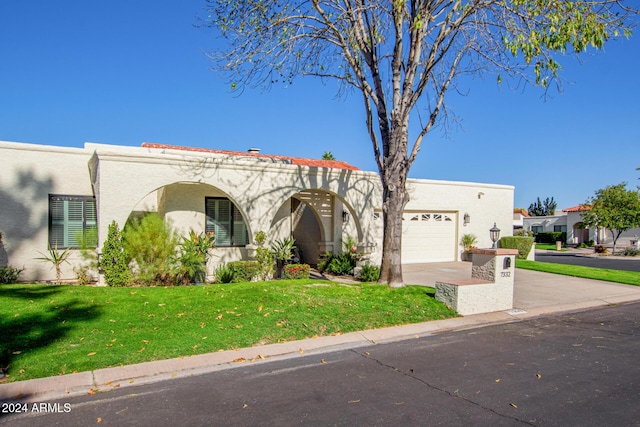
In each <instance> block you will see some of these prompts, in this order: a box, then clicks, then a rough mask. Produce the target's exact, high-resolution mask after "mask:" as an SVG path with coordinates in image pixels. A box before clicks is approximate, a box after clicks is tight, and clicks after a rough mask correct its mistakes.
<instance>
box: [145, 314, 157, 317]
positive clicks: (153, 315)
mask: <svg viewBox="0 0 640 427" xmlns="http://www.w3.org/2000/svg"><path fill="white" fill-rule="evenodd" d="M147 317H156V315H155V314H153V313H151V314H150V315H148V316H147Z"/></svg>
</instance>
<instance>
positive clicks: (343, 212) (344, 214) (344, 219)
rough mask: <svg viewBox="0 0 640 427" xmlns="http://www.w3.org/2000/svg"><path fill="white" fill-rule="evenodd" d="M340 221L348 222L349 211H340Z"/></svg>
mask: <svg viewBox="0 0 640 427" xmlns="http://www.w3.org/2000/svg"><path fill="white" fill-rule="evenodd" d="M342 222H345V223H346V222H349V212H347V211H342Z"/></svg>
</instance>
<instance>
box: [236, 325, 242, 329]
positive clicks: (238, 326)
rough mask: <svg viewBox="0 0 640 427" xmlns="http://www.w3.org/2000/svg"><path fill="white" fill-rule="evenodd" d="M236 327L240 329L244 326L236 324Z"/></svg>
mask: <svg viewBox="0 0 640 427" xmlns="http://www.w3.org/2000/svg"><path fill="white" fill-rule="evenodd" d="M234 328H235V329H240V328H242V325H236V326H234Z"/></svg>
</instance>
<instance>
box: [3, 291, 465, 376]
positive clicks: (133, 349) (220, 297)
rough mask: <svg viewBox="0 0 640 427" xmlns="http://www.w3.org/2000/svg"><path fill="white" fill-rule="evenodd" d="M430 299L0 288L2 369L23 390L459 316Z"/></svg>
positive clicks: (408, 294) (424, 294)
mask: <svg viewBox="0 0 640 427" xmlns="http://www.w3.org/2000/svg"><path fill="white" fill-rule="evenodd" d="M434 292H435V291H434V290H433V289H432V288H426V287H422V286H407V287H405V288H401V289H389V288H388V287H387V286H381V285H373V284H355V285H343V284H337V283H335V282H322V281H317V280H304V281H303V280H290V281H285V280H282V281H272V282H258V283H238V284H229V285H207V286H188V287H167V288H109V287H84V286H52V285H3V286H0V319H1V320H0V325H1V330H2V338H1V339H0V366H3V367H4V366H7V365H8V366H9V372H8V373H9V376H8V378H7V379H6V381H19V380H24V379H29V378H39V377H46V376H52V375H61V374H67V373H72V372H80V371H87V370H93V369H98V368H104V367H109V366H118V365H125V364H131V363H140V362H146V361H151V360H159V359H168V358H174V357H179V356H189V355H194V354H200V353H208V352H214V351H219V350H228V349H234V348H242V347H249V346H255V345H260V344H269V343H277V342H284V341H290V340H297V339H302V338H308V337H314V336H323V335H332V334H340V333H345V332H352V331H357V330H364V329H372V328H381V327H385V326H391V325H400V324H408V323H416V322H423V321H428V320H435V319H444V318H449V317H454V316H456V314H455V312H453V311H451V310H449V309H448V308H446V307H445V306H444V305H443V304H441V303H439V302H437V301H436V300H435V299H434V298H433V294H434Z"/></svg>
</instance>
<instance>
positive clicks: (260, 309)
mask: <svg viewBox="0 0 640 427" xmlns="http://www.w3.org/2000/svg"><path fill="white" fill-rule="evenodd" d="M261 311H262V306H261V305H260V306H258V313H260V312H261Z"/></svg>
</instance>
